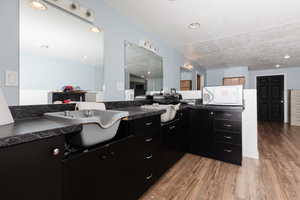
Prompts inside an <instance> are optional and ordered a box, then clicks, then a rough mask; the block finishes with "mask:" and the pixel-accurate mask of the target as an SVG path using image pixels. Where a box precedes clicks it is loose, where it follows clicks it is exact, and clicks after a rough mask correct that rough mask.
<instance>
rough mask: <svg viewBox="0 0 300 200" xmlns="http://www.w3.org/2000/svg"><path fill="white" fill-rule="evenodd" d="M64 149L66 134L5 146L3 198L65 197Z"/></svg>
mask: <svg viewBox="0 0 300 200" xmlns="http://www.w3.org/2000/svg"><path fill="white" fill-rule="evenodd" d="M55 149H56V151H55V152H54V150H55ZM58 150H60V152H61V153H60V154H58V153H59V152H58ZM63 151H64V139H63V137H54V138H50V139H44V140H39V141H35V142H30V143H26V144H21V145H17V146H13V147H8V148H5V149H1V150H0V160H1V165H0V177H1V182H0V188H1V199H9V200H21V199H30V200H41V199H43V200H61V194H62V190H61V189H62V179H61V178H62V165H61V159H62V156H63Z"/></svg>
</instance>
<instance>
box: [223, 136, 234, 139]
mask: <svg viewBox="0 0 300 200" xmlns="http://www.w3.org/2000/svg"><path fill="white" fill-rule="evenodd" d="M224 138H226V139H232V137H231V136H224Z"/></svg>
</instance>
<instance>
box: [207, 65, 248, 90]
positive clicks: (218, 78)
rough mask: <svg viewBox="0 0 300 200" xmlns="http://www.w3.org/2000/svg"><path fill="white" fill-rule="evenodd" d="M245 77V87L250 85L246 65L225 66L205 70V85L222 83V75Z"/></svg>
mask: <svg viewBox="0 0 300 200" xmlns="http://www.w3.org/2000/svg"><path fill="white" fill-rule="evenodd" d="M239 76H244V77H245V78H246V84H245V88H249V87H250V82H249V70H248V67H245V66H242V67H227V68H221V69H212V70H206V85H208V86H217V85H222V84H223V78H224V77H239Z"/></svg>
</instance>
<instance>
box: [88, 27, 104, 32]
mask: <svg viewBox="0 0 300 200" xmlns="http://www.w3.org/2000/svg"><path fill="white" fill-rule="evenodd" d="M90 31H92V32H94V33H100V32H101V30H100V29H99V28H98V27H96V26H94V27H92V28H91V29H90Z"/></svg>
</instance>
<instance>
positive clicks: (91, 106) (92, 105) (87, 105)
mask: <svg viewBox="0 0 300 200" xmlns="http://www.w3.org/2000/svg"><path fill="white" fill-rule="evenodd" d="M72 103H76V110H106V107H105V104H104V103H96V102H72Z"/></svg>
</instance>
